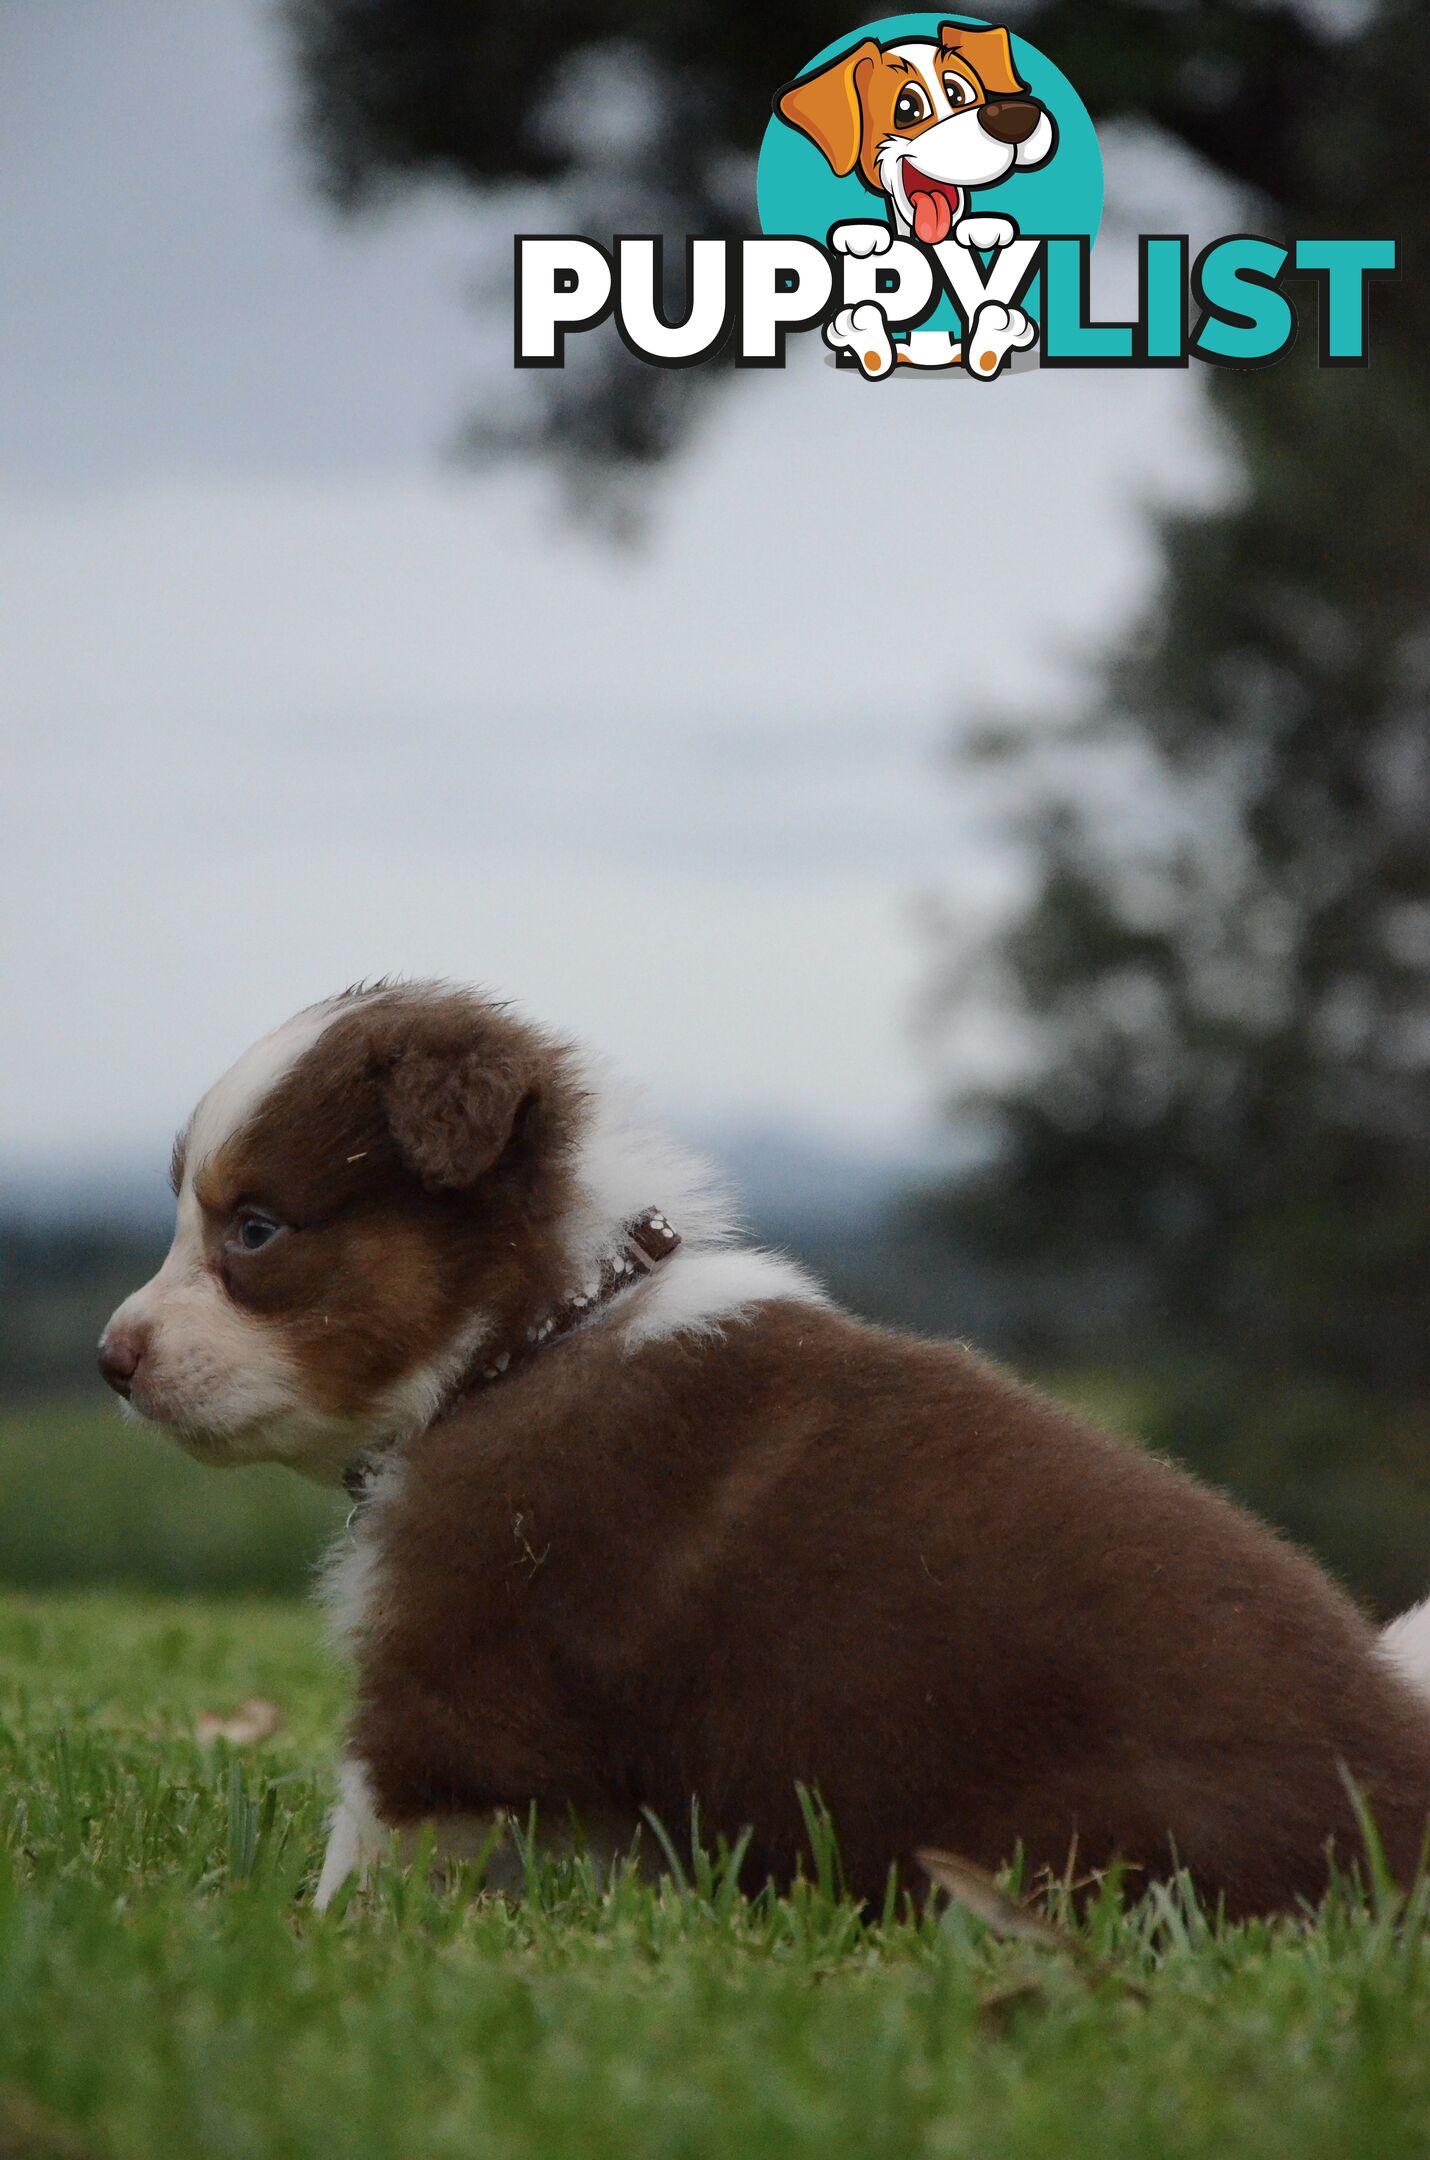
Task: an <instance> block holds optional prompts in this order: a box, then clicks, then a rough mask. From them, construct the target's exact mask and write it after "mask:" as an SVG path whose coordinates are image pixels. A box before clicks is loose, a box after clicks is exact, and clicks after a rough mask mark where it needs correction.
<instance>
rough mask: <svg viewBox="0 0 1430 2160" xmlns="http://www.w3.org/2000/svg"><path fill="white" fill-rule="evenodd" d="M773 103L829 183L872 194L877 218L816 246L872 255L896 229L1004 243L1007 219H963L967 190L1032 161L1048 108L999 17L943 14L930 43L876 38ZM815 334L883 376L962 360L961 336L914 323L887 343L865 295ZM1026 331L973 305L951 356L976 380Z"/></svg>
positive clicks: (1011, 316) (1025, 324) (999, 313)
mask: <svg viewBox="0 0 1430 2160" xmlns="http://www.w3.org/2000/svg"><path fill="white" fill-rule="evenodd" d="M775 110H776V112H778V113H779V115H780V117H781V118H782V119H783V120H786V121H788V123H789V125H790V126H791V127H794V128H798V129H799V131H800V133H801V134H803V135H807V136H808V137H809V140H810V141H811V142H812V143H813V144H814V146H815V148H816V149H817V150H818V151H819V152H820V154H821V156H823V157H824V158H825V159H826V160H827V161H828V163H829V165H830V167H831V169H832V170H833V171H834V172H835V173H836V174H838V176H839V177H840V179H844V178H845V177H846V176H847V175H848V174H850V173H852V172H854V171H856V170H857V172H858V174H859V177H860V179H861V180H862V181H863V183H864V185H865V187H866V188H867V189H868V190H869V192H870V193H871V194H872V195H882V196H883V197H884V200H885V204H886V206H887V216H888V222H886V223H882V224H881V223H877V222H875V221H872V220H870V221H867V222H865V221H862V220H861V221H856V222H852V223H850V224H846V225H836V226H835V228H834V230H833V231H832V232H831V234H830V236H829V239H830V245H831V246H832V247H833V248H835V249H836V250H837V251H838V252H839V253H841V254H849V255H860V256H867V255H881V254H884V253H885V252H886V251H887V249H888V248H889V247H890V245H891V244H892V242H893V241H894V240H895V239H896V238H898V239H909V238H913V239H915V240H919V241H922V242H923V244H924V245H925V246H926V247H938V246H940V245H941V244H942V243H943V242H944V241H946V240H948V239H949V238H950V237H952V240H953V242H954V244H955V245H956V246H958V247H964V248H978V249H983V250H986V249H989V248H1000V247H1006V246H1007V245H1008V243H1009V242H1010V241H1012V240H1014V239H1016V237H1017V231H1018V228H1017V226H1016V225H1015V224H1014V222H1013V220H1012V219H1011V218H1006V217H989V216H984V217H979V216H976V215H969V214H968V197H969V194H970V192H971V191H972V190H973V189H975V188H983V187H992V186H994V185H996V183H997V182H998V181H1000V180H1003V179H1006V178H1007V176H1008V175H1009V174H1010V173H1011V172H1014V171H1019V172H1022V171H1029V170H1031V169H1033V168H1034V167H1036V166H1039V165H1046V164H1047V162H1048V160H1049V158H1050V157H1051V156H1052V154H1053V152H1054V151H1055V150H1056V148H1057V141H1058V135H1057V126H1056V123H1055V122H1054V120H1053V116H1052V114H1051V113H1050V112H1049V111H1048V110H1047V107H1046V106H1045V105H1043V104H1042V103H1040V101H1039V100H1038V99H1037V98H1035V97H1033V96H1032V95H1031V94H1030V93H1029V90H1028V86H1027V84H1026V83H1025V82H1024V81H1023V80H1022V79H1021V77H1020V76H1019V74H1018V71H1017V69H1016V68H1015V67H1014V65H1013V49H1012V46H1011V44H1010V42H1009V38H1008V32H1007V31H1006V30H1005V29H1003V28H1002V27H1001V26H999V27H997V28H991V27H990V28H987V29H969V28H966V27H965V26H964V25H963V24H961V23H952V22H946V23H942V24H940V26H939V33H938V36H937V37H936V38H932V37H928V38H899V39H897V40H896V41H895V42H894V43H892V44H889V45H879V44H877V43H876V42H875V40H874V39H873V38H865V39H863V40H862V42H861V43H859V44H857V45H854V46H852V47H851V48H850V50H849V51H848V52H844V53H841V54H840V55H839V56H838V58H837V59H835V60H831V61H829V62H828V63H827V65H826V66H824V67H822V68H819V69H818V70H817V71H816V72H815V73H814V74H812V75H805V76H801V77H800V79H799V80H798V81H796V82H792V83H788V84H786V86H785V88H784V89H783V90H781V91H780V92H779V93H778V95H777V97H776V99H775ZM824 334H825V338H826V340H827V342H828V343H829V344H830V345H831V346H832V347H833V348H834V349H835V350H839V349H841V348H844V349H847V350H848V351H850V352H852V353H853V354H854V356H855V358H856V359H857V361H858V363H859V366H860V368H861V370H862V371H863V373H864V374H865V375H866V376H868V377H870V378H874V377H878V376H881V375H887V374H888V373H889V372H890V370H891V369H892V368H893V366H894V365H895V363H896V361H901V362H906V363H908V364H911V365H913V366H915V367H953V366H956V365H958V363H959V362H960V361H964V347H963V345H962V343H961V342H960V341H958V340H956V339H954V338H953V337H952V336H951V335H950V334H949V332H947V331H944V330H914V331H912V332H911V333H910V335H909V338H908V341H907V343H905V344H902V345H900V346H899V347H898V348H897V349H896V348H895V347H894V344H893V341H892V339H891V338H890V335H889V326H888V322H887V320H886V318H885V315H884V311H883V309H882V308H881V307H880V306H879V305H878V302H877V301H864V302H862V303H861V304H860V305H858V306H856V307H846V308H841V309H840V311H839V313H838V314H837V315H836V316H835V317H834V319H833V321H832V322H830V323H829V324H828V326H827V327H826V329H825V333H824ZM1037 334H1038V333H1037V326H1036V324H1035V323H1033V322H1032V321H1031V319H1030V318H1029V317H1028V316H1027V315H1025V314H1024V312H1023V310H1022V309H1021V308H1019V307H1006V306H1004V305H1003V304H1002V302H1000V301H994V300H990V301H986V302H985V303H984V304H983V306H982V307H980V308H979V310H978V312H977V314H976V315H975V317H974V319H973V321H972V322H971V323H970V324H969V326H968V341H967V352H968V357H967V360H966V362H965V365H966V366H967V367H968V370H969V372H970V373H972V374H976V375H978V376H980V377H981V378H982V379H983V380H985V381H986V380H989V379H990V378H991V377H993V376H995V375H997V374H998V373H999V372H1000V370H1001V369H1002V367H1003V364H1004V362H1005V360H1006V359H1007V357H1008V355H1009V353H1010V352H1020V351H1022V350H1024V349H1025V348H1026V347H1027V346H1030V345H1032V344H1033V343H1034V341H1035V339H1036V337H1037Z"/></svg>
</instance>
